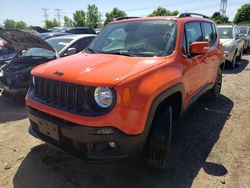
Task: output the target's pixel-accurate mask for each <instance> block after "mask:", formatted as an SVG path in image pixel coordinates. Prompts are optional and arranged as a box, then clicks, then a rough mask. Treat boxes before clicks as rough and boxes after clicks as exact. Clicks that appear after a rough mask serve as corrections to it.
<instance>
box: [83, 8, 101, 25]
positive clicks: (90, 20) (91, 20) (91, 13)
mask: <svg viewBox="0 0 250 188" xmlns="http://www.w3.org/2000/svg"><path fill="white" fill-rule="evenodd" d="M86 25H87V26H88V27H90V28H97V27H98V26H100V25H101V13H100V12H98V7H97V6H96V5H94V4H92V5H88V8H87V12H86Z"/></svg>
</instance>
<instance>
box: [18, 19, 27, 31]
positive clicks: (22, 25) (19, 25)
mask: <svg viewBox="0 0 250 188" xmlns="http://www.w3.org/2000/svg"><path fill="white" fill-rule="evenodd" d="M16 28H17V29H27V28H28V25H27V24H26V23H25V22H23V21H18V22H16Z"/></svg>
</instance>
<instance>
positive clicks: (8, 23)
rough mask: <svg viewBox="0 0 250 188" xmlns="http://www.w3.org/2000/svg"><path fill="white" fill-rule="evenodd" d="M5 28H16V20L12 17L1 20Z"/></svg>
mask: <svg viewBox="0 0 250 188" xmlns="http://www.w3.org/2000/svg"><path fill="white" fill-rule="evenodd" d="M3 24H4V27H5V28H16V22H15V21H14V20H12V19H6V20H4V22H3Z"/></svg>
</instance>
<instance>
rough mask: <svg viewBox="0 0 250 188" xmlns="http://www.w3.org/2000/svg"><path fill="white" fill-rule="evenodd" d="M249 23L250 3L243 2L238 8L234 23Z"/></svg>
mask: <svg viewBox="0 0 250 188" xmlns="http://www.w3.org/2000/svg"><path fill="white" fill-rule="evenodd" d="M242 22H244V23H250V3H247V4H244V5H243V6H241V7H240V9H238V11H237V13H236V15H235V18H234V23H236V24H237V23H242Z"/></svg>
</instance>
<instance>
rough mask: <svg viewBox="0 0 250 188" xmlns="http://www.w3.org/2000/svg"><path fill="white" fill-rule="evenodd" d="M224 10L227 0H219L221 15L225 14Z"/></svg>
mask: <svg viewBox="0 0 250 188" xmlns="http://www.w3.org/2000/svg"><path fill="white" fill-rule="evenodd" d="M226 12H227V0H221V2H220V13H221V15H222V16H226Z"/></svg>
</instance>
